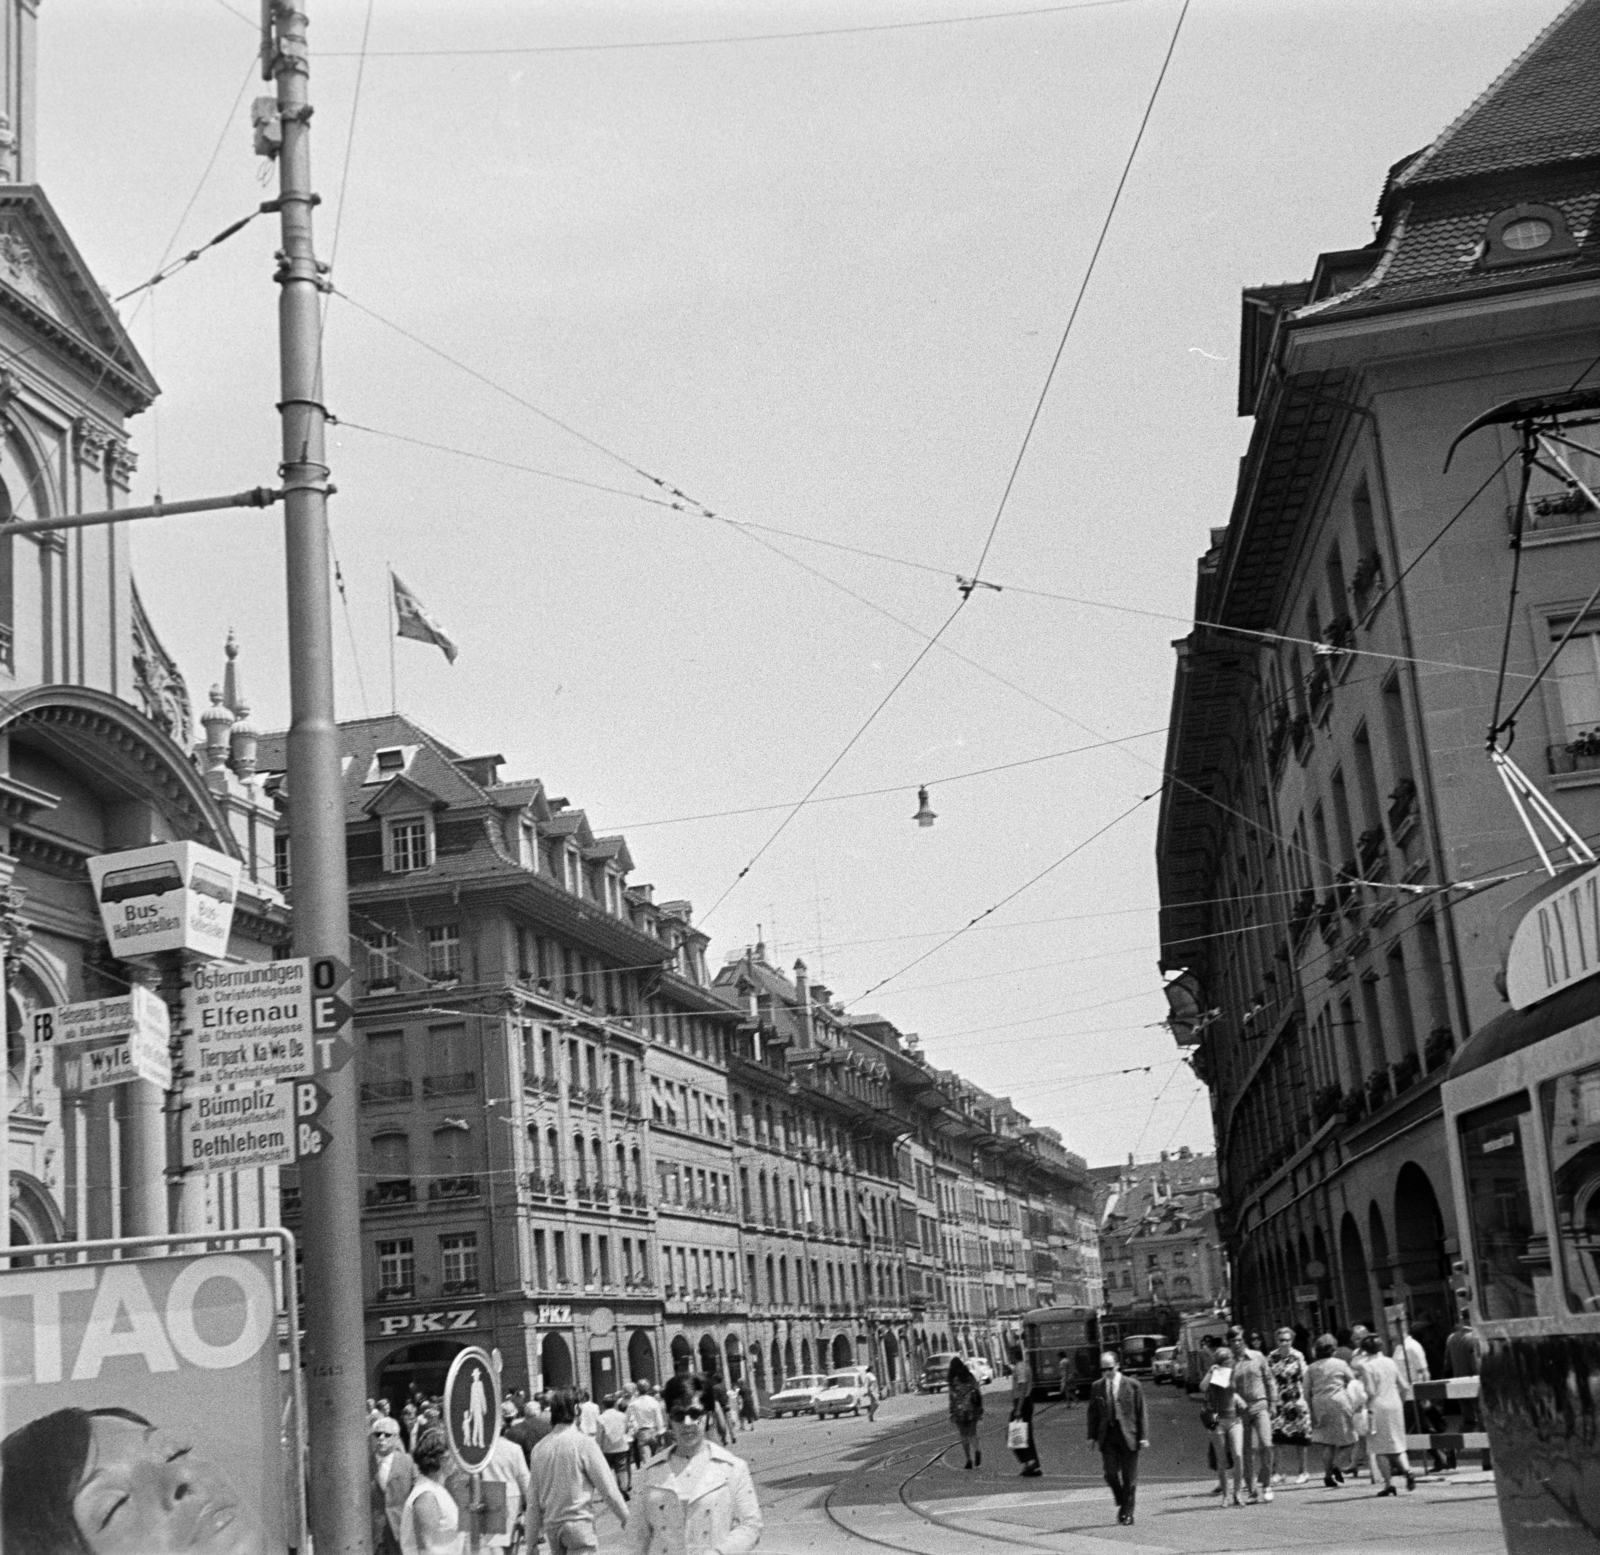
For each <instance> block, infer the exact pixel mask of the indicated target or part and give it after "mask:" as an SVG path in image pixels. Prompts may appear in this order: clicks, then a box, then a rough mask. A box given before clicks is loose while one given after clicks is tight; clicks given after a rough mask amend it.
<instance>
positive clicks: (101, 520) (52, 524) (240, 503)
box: [0, 486, 279, 540]
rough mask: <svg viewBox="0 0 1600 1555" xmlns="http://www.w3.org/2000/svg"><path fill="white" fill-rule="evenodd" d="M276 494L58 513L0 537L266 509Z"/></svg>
mask: <svg viewBox="0 0 1600 1555" xmlns="http://www.w3.org/2000/svg"><path fill="white" fill-rule="evenodd" d="M278 497H279V493H278V492H276V491H274V490H273V489H272V488H271V487H270V486H252V487H251V488H250V490H249V491H235V492H230V493H229V494H228V495H227V496H226V497H193V498H190V499H188V500H187V501H184V502H152V503H150V504H149V505H148V506H147V507H142V508H106V509H105V510H103V511H102V512H98V513H59V514H57V515H56V517H54V518H30V519H26V520H24V521H23V522H22V523H20V524H0V537H4V538H5V539H8V540H9V539H10V538H11V537H12V536H13V535H42V534H49V533H50V532H51V531H52V530H55V529H92V528H93V527H94V526H95V525H97V524H125V523H127V522H128V520H129V519H134V518H175V517H177V516H178V515H179V514H182V513H216V512H220V511H221V510H222V509H224V508H269V507H271V506H272V504H273V503H274V502H276V501H277V500H278Z"/></svg>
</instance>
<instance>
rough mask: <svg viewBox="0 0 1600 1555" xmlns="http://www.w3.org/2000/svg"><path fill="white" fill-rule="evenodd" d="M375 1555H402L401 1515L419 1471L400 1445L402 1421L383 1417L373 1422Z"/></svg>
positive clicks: (373, 1525) (373, 1543) (373, 1527)
mask: <svg viewBox="0 0 1600 1555" xmlns="http://www.w3.org/2000/svg"><path fill="white" fill-rule="evenodd" d="M371 1432H372V1434H371V1438H370V1439H371V1442H372V1494H371V1511H372V1550H373V1555H400V1514H401V1512H402V1511H403V1510H404V1509H405V1504H406V1497H407V1496H409V1495H410V1494H411V1487H412V1486H413V1485H415V1484H416V1482H417V1468H416V1465H415V1464H414V1463H413V1462H412V1461H411V1458H410V1456H409V1454H407V1452H406V1450H405V1448H403V1447H402V1446H401V1445H400V1422H399V1421H398V1420H391V1419H390V1418H389V1417H388V1416H387V1415H380V1416H379V1417H378V1418H377V1419H376V1420H374V1421H373V1422H372V1427H371Z"/></svg>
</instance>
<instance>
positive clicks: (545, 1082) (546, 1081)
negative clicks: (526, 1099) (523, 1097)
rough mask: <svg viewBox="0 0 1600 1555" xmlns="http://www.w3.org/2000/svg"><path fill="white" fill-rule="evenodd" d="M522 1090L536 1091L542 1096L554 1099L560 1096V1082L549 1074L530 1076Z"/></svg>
mask: <svg viewBox="0 0 1600 1555" xmlns="http://www.w3.org/2000/svg"><path fill="white" fill-rule="evenodd" d="M522 1088H523V1089H524V1090H525V1091H537V1092H539V1094H540V1095H542V1096H551V1097H555V1096H559V1095H560V1094H561V1082H560V1081H559V1080H558V1079H556V1077H555V1076H554V1075H550V1074H530V1075H529V1076H528V1077H527V1078H526V1080H524V1082H523V1087H522Z"/></svg>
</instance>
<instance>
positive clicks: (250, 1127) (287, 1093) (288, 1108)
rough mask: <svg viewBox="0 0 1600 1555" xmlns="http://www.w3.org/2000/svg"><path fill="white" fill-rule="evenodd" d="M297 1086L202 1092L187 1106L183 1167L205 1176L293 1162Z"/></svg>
mask: <svg viewBox="0 0 1600 1555" xmlns="http://www.w3.org/2000/svg"><path fill="white" fill-rule="evenodd" d="M293 1089H294V1088H293V1086H292V1085H288V1084H282V1083H280V1084H277V1085H267V1084H262V1085H241V1086H235V1087H234V1088H232V1089H231V1090H215V1089H207V1090H199V1091H195V1092H193V1093H191V1094H190V1095H189V1096H188V1097H187V1098H186V1099H185V1101H184V1104H183V1130H182V1132H183V1164H184V1165H185V1166H187V1167H193V1168H197V1169H198V1170H200V1171H203V1172H232V1171H237V1170H238V1169H239V1168H241V1167H246V1166H292V1165H294V1161H295V1148H294V1147H295V1134H296V1128H295V1119H294V1097H293V1094H292V1093H293Z"/></svg>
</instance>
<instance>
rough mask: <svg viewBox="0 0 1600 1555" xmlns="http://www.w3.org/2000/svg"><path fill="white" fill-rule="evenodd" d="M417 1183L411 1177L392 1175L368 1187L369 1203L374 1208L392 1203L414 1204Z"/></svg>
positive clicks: (380, 1207)
mask: <svg viewBox="0 0 1600 1555" xmlns="http://www.w3.org/2000/svg"><path fill="white" fill-rule="evenodd" d="M416 1198H417V1185H416V1184H415V1183H414V1182H412V1181H411V1179H410V1178H409V1177H391V1178H386V1179H385V1180H384V1181H382V1182H378V1183H374V1184H373V1186H372V1187H370V1188H368V1189H367V1204H368V1207H369V1208H372V1209H382V1208H384V1207H385V1206H386V1205H390V1204H414V1203H415V1202H416Z"/></svg>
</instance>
